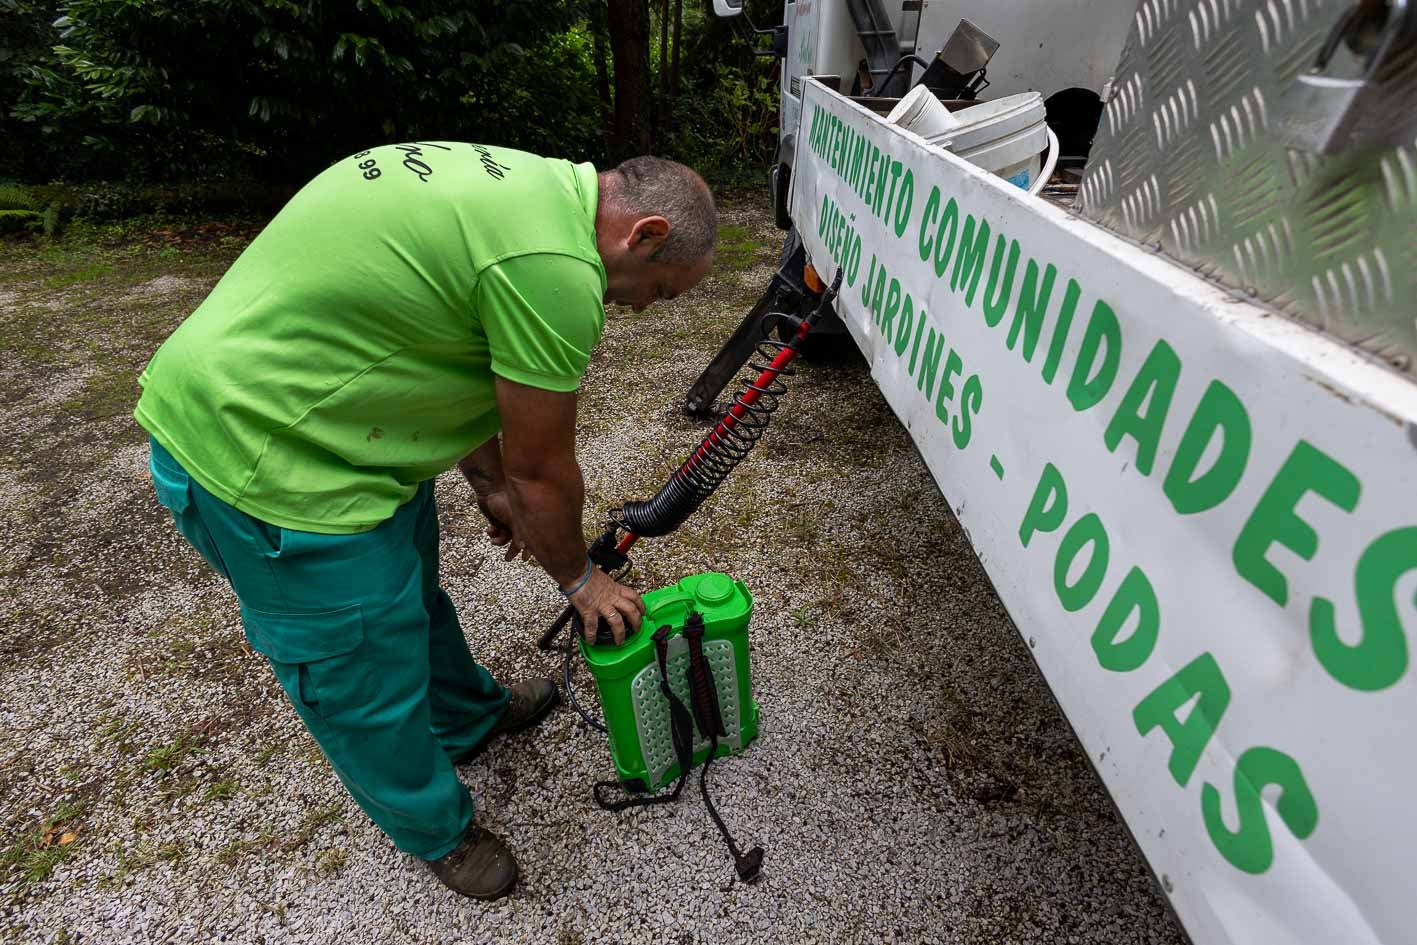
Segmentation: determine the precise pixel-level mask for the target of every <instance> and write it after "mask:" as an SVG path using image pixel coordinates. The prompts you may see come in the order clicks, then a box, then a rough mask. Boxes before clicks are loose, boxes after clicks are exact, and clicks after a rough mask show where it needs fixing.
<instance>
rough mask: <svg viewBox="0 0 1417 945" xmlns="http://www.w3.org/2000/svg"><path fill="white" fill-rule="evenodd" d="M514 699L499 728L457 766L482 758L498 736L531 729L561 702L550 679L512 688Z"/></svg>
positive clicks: (459, 758)
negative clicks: (478, 757) (481, 755)
mask: <svg viewBox="0 0 1417 945" xmlns="http://www.w3.org/2000/svg"><path fill="white" fill-rule="evenodd" d="M511 693H512V698H511V699H510V700H508V702H507V708H506V709H505V710H504V711H503V712H502V717H501V718H500V719H498V720H497V724H496V725H494V726H492V729H491V730H490V731H489V732H488V733H487V734H486V735H485V736H484V737H483V739H482V741H480V742H478V743H477V744H476V745H474V746H472V747H471V748H469V749H468V750H467V751H466V752H464V753H463V754H461V755H459V756H458V757H457V758H456V759H454V762H453V763H454V764H466V763H467V762H469V761H471V760H472V759H474V758H476V757H477V756H478V755H480V754H482V751H483V749H485V748H486V747H487V746H488V744H489V743H491V741H492V740H493V739H494V738H496V737H497V736H499V735H511V734H513V733H515V732H520V731H524V730H525V729H529V728H531V727H532V726H533V725H535V724H536V723H538V722H540V721H541V720H542V719H544V718H546V714H547V713H548V712H550V711H551V710H552V709H553V708H554V707H555V705H556V703H558V702H560V701H561V693H560V692H558V691H557V689H556V683H555V682H554V681H553V680H552V679H551V677H549V676H538V677H536V678H533V679H523V680H522V681H521V682H519V683H516V684H514V685H513V686H512V688H511Z"/></svg>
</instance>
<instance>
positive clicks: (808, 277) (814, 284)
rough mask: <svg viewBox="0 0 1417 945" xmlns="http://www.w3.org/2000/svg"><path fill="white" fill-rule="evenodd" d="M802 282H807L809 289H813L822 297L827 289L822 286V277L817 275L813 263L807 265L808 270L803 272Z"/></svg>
mask: <svg viewBox="0 0 1417 945" xmlns="http://www.w3.org/2000/svg"><path fill="white" fill-rule="evenodd" d="M802 281H803V282H806V283H807V288H809V289H811V290H812V291H813V292H815V293H816V294H817V295H821V294H822V290H823V289H824V288H826V287H825V286H824V285H822V277H821V276H819V275H817V270H815V269H813V268H812V264H811V263H807V266H806V268H805V269H803V270H802Z"/></svg>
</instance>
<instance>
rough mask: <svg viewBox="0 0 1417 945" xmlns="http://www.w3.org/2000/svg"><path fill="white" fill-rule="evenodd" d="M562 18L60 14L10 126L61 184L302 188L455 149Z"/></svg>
mask: <svg viewBox="0 0 1417 945" xmlns="http://www.w3.org/2000/svg"><path fill="white" fill-rule="evenodd" d="M16 2H20V0H0V3H16ZM25 2H27V3H30V4H31V5H34V6H39V5H40V4H39V3H38V0H25ZM573 4H574V0H552V2H547V0H496V2H491V3H489V2H482V0H364V2H360V3H357V4H347V3H335V4H325V3H316V2H313V0H303V2H302V0H143V2H135V0H67V2H65V3H64V4H63V7H62V13H63V15H62V16H61V17H60V18H59V19H58V20H57V21H56V25H57V26H58V28H59V31H60V32H59V44H58V45H57V46H55V47H54V49H53V52H52V55H51V56H50V57H49V58H48V59H47V60H46V61H44V62H42V63H40V64H36V65H34V66H32V67H30V68H29V69H28V70H27V72H26V76H27V78H26V90H25V95H24V96H23V97H22V99H21V100H20V102H19V103H18V105H17V106H16V108H15V115H16V116H17V117H19V118H21V119H22V120H24V121H27V122H29V123H31V124H32V125H35V126H38V127H39V128H40V129H41V134H42V136H43V137H45V138H46V139H48V140H49V141H50V142H51V144H50V148H49V153H51V154H56V155H60V156H61V158H60V159H61V160H65V161H68V162H71V164H72V165H74V166H70V167H64V168H60V169H59V172H60V173H61V174H65V175H68V176H79V175H83V176H90V175H95V174H97V175H100V176H109V177H114V178H128V179H133V178H141V179H149V180H155V179H169V180H172V179H180V178H182V177H184V176H191V175H195V174H197V173H201V172H202V171H204V170H205V171H206V172H207V173H210V172H211V170H212V168H213V165H214V164H216V165H217V166H218V168H219V169H224V170H230V171H231V172H233V173H238V172H240V171H241V170H242V169H243V167H245V166H249V165H251V164H256V165H259V166H261V167H262V168H263V169H265V170H266V171H267V172H268V173H270V174H271V176H274V177H277V178H279V179H284V180H303V179H305V178H307V177H309V176H311V175H313V173H315V172H316V171H318V170H320V169H322V168H323V167H324V166H325V165H326V164H328V162H329V161H330V160H332V159H334V158H336V157H339V156H341V155H343V154H348V153H351V152H353V151H357V150H359V149H360V148H361V147H367V146H369V145H370V144H373V143H377V142H382V141H387V140H413V139H417V138H420V137H434V138H438V137H452V135H451V134H450V133H449V132H451V131H454V130H455V129H456V127H457V119H458V118H459V117H461V116H460V112H464V113H465V111H466V110H465V109H460V105H459V103H460V100H461V98H462V96H463V95H464V94H465V93H466V92H467V91H468V90H469V89H471V88H476V87H478V86H479V85H485V84H487V83H488V82H489V81H490V78H489V77H495V76H500V75H502V74H503V73H504V71H505V70H506V68H507V64H508V62H509V61H510V60H511V59H513V58H515V57H516V56H517V55H518V54H519V53H521V51H522V50H523V48H524V47H527V46H532V45H534V44H536V43H538V42H540V41H542V40H544V39H545V38H546V37H548V36H551V35H553V34H555V33H557V32H558V31H562V30H565V29H567V28H568V27H569V26H570V25H571V24H572V23H573V22H574V21H575V19H576V15H577V11H576V9H575V8H574V5H573ZM514 118H515V113H514V112H513V113H511V114H508V115H506V116H505V120H507V121H508V122H509V123H510V122H511V121H513V120H514ZM31 173H33V172H31ZM49 176H54V175H53V173H51V174H50V175H49Z"/></svg>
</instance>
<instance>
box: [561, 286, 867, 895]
mask: <svg viewBox="0 0 1417 945" xmlns="http://www.w3.org/2000/svg"><path fill="white" fill-rule="evenodd" d="M841 278H842V274H841V272H840V271H839V270H838V272H837V275H836V278H835V280H833V282H832V284H831V286H830V288H827V289H826V290H825V291H824V292H822V293H821V296H820V299H819V301H818V302H817V305H816V307H815V308H813V309H812V311H811V312H810V313H809V314H808V315H807V316H806V317H805V318H802V319H800V320H793V321H796V328H795V331H794V332H792V334H791V336H790V340H788V341H779V340H777V339H775V338H773V337H772V332H773V329H774V328H775V327H778V326H777V323H779V322H787V321H788V316H786V315H783V314H781V313H775V312H769V313H767V314H764V315H761V316H760V317H754V316H750V318H754V321H756V322H757V323H758V326H755V327H759V326H760V329H761V331H762V338H761V340H759V341H758V342H757V344H756V353H757V355H758V359H759V360H757V361H750V362H749V364H750V366H751V367H752V368H753V369H754V370H756V371H757V372H758V374H757V377H756V378H755V379H754V380H752V381H750V382H747V383H745V384H744V386H743V389H742V390H741V391H739V393H738V394H737V396H736V397H735V398H734V399H733V403H732V405H731V406H730V407H729V408H728V410H727V411H726V412H725V413H724V414H723V416H722V417H721V418H720V419H719V420H718V422H717V423H716V424H715V425H714V428H713V430H712V431H710V432H709V434H708V436H706V437H704V439H703V442H701V443H700V444H699V446H698V447H697V448H696V449H695V450H694V452H693V453H691V454H690V456H689V458H688V459H687V460H685V461H684V463H683V464H682V465H681V466H680V467H679V469H678V470H677V471H676V472H675V473H674V474H673V475H672V476H671V477H670V478H669V481H668V482H666V483H665V484H664V486H663V488H661V489H660V490H659V492H658V493H657V494H656V495H655V496H654V497H653V498H651V499H648V500H646V501H643V502H627V503H625V504H624V505H623V506H621V507H620V508H618V509H612V510H611V511H610V515H609V518H610V521H609V523H608V524H607V525H606V529H605V531H604V533H603V534H601V535H600V537H599V538H597V539H596V540H595V542H594V543H593V544H592V545H591V548H590V557H591V561H592V562H594V563H595V565H596V566H597V567H599V568H601V570H603V571H606V572H607V573H610V574H613V575H614V576H616V577H622V576H624V574H626V573H627V572H628V571H629V569H630V567H631V564H630V559H629V551H630V548H631V547H632V546H633V545H634V544H635V542H636V541H638V540H639V539H640V538H642V537H644V538H653V537H658V536H661V535H667V534H669V533H670V532H672V531H673V530H674V529H676V528H678V527H679V526H680V525H681V524H683V523H684V521H685V520H686V519H688V517H689V516H690V515H692V514H693V513H694V512H695V511H696V510H697V509H698V508H699V506H700V505H702V504H703V503H704V501H705V500H706V499H707V498H708V497H709V496H710V495H712V494H713V492H714V490H716V489H717V488H718V487H719V485H720V484H722V482H723V480H724V479H726V478H727V477H728V474H729V473H731V472H732V471H733V470H734V468H736V467H737V465H738V464H739V463H740V462H741V461H742V460H743V457H745V456H747V455H748V452H749V451H750V450H751V449H752V448H753V446H754V445H755V444H756V443H757V442H758V440H759V439H760V438H761V437H762V435H763V431H764V430H766V429H767V426H768V422H769V421H770V420H771V418H772V414H773V413H774V412H775V411H776V410H777V408H778V405H779V403H780V401H781V399H782V397H783V395H784V394H786V393H787V386H786V384H785V383H784V382H783V380H782V378H783V377H784V376H790V375H791V374H792V372H791V371H790V370H789V369H788V366H789V365H790V364H791V363H792V361H793V359H794V358H796V357H797V355H798V353H799V352H800V350H801V348H802V343H803V341H804V339H805V338H806V337H807V334H808V332H810V331H811V330H812V327H813V326H814V325H816V324H817V322H818V321H820V320H821V318H822V317H823V315H824V314H825V313H827V312H828V311H830V308H829V306H830V304H831V300H832V299H833V298H834V297H835V296H836V294H837V292H838V291H839V290H840V288H841ZM809 283H810V280H809ZM818 285H820V283H818ZM745 324H746V322H745ZM644 600H645V606H646V613H645V616H644V620H643V621H642V623H641V631H640V632H639V633H636V634H633V635H632V636H630V637H629V638H627V639H626V641H625V642H624V644H622V645H621V646H619V647H616V646H615V645H614V642H613V640H612V639H611V638H610V635H609V631H608V629H607V628H606V627H605V625H604V624H603V623H602V624H601V625H600V627H599V628H598V632H597V638H596V642H595V643H594V644H587V643H586V641H585V639H584V628H583V626H582V625H581V621H580V617H579V615H578V614H577V613H576V612H575V608H574V607H571V606H569V605H568V606H567V607H566V609H565V610H564V611H562V613H561V615H560V616H559V617H558V618H557V619H556V621H555V622H554V623H553V624H552V625H551V626H550V627H549V628H548V629H547V630H546V632H545V633H543V634H542V636H541V639H540V641H539V642H538V646H540V648H541V649H543V650H547V649H550V648H551V647H552V645H553V643H554V641H555V639H556V637H557V635H558V634H560V632H561V630H562V629H563V628H565V627H566V625H567V624H571V623H574V625H575V630H576V634H577V636H578V637H579V638H580V640H579V645H577V644H576V643H575V642H571V643H569V644H568V645H567V646H566V648H565V654H566V655H565V660H564V661H563V663H562V676H563V682H564V685H565V690H566V694H567V696H568V697H569V699H570V700H571V703H572V705H574V706H575V708H576V711H577V712H579V713H580V715H581V717H582V718H583V719H584V720H585V721H586V723H587V724H588V725H591V726H592V727H594V728H597V729H599V730H601V731H602V732H605V733H606V735H607V737H608V738H609V739H610V752H611V757H612V758H613V759H614V762H615V770H616V774H617V775H618V779H617V780H615V781H602V782H600V783H598V784H596V785H595V787H594V797H595V801H596V803H597V804H598V805H599V806H600V807H601V808H603V809H605V810H612V811H620V810H625V809H628V808H631V807H643V806H647V805H651V804H666V803H671V802H673V801H675V800H677V799H678V797H679V792H680V791H681V790H682V789H683V787H684V782H685V781H686V780H687V779H688V776H689V773H690V772H691V771H692V770H693V768H694V767H695V766H697V765H698V764H700V763H702V764H703V770H702V772H701V773H700V775H699V790H700V792H701V793H702V795H703V798H704V806H705V807H707V808H708V812H709V815H710V816H711V817H712V818H713V821H714V824H715V825H717V827H718V830H719V833H721V834H722V835H723V839H724V841H725V842H726V843H727V844H728V849H729V851H730V852H732V854H733V860H734V865H735V868H736V869H737V872H738V876H739V878H740V879H742V880H743V881H744V882H751V881H753V880H755V879H757V877H758V875H759V873H760V871H761V868H762V860H763V850H762V847H753V848H752V849H751V850H748V851H747V852H746V853H744V852H742V851H740V850H739V848H738V845H737V844H736V843H735V842H734V841H733V837H732V836H731V835H730V834H729V832H728V828H727V826H726V825H725V824H724V822H723V818H722V817H720V816H719V814H718V810H717V808H715V807H714V804H713V801H712V799H711V798H710V797H709V792H708V772H709V766H710V765H711V764H712V762H713V759H714V758H716V757H720V756H723V755H728V754H736V753H738V752H740V751H742V750H743V749H744V748H746V747H747V746H748V744H749V743H751V742H752V741H753V739H754V738H756V737H757V734H758V706H757V703H756V702H754V701H753V697H752V686H751V676H750V671H749V661H748V620H749V618H750V617H751V615H752V609H753V598H752V595H751V594H749V592H748V589H747V588H746V587H745V586H744V585H743V584H742V583H741V582H738V581H734V580H733V579H731V578H730V577H728V576H727V575H725V574H717V573H709V574H700V575H694V576H692V577H687V578H684V579H683V580H682V581H680V582H679V583H678V584H676V585H674V586H673V587H669V588H664V589H662V590H659V591H652V592H650V593H648V594H646V595H644ZM651 627H653V628H655V629H654V630H653V631H652V632H646V631H648V630H649V628H651ZM577 650H579V652H580V654H581V656H582V658H583V659H584V660H585V662H586V665H587V667H588V668H589V669H590V672H591V675H592V676H593V677H594V678H595V683H596V689H597V691H598V692H599V694H600V701H601V705H602V707H603V709H604V712H605V722H604V723H603V724H602V723H601V722H600V721H598V720H596V719H595V718H593V717H591V716H590V715H589V714H588V713H587V712H586V711H585V710H584V709H582V708H581V705H580V702H579V700H577V698H576V694H575V690H574V689H573V688H572V685H571V657H572V655H573V654H574V653H575V652H576V651H577ZM670 781H673V782H674V787H673V789H672V790H670V791H668V792H666V793H658V794H644V793H642V794H640V795H639V796H628V797H623V798H620V799H612V798H611V797H610V796H609V794H608V793H607V792H608V791H609V789H611V788H615V787H617V786H618V787H623V788H625V789H628V790H630V791H632V792H651V791H658V790H660V789H661V788H663V787H664V786H665V785H666V784H668V783H669V782H670Z"/></svg>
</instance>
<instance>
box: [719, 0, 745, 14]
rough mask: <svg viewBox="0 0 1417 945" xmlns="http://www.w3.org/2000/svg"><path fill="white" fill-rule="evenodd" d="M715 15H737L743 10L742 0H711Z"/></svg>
mask: <svg viewBox="0 0 1417 945" xmlns="http://www.w3.org/2000/svg"><path fill="white" fill-rule="evenodd" d="M713 12H714V15H715V16H737V15H738V14H740V13H742V12H743V0H713Z"/></svg>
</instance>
